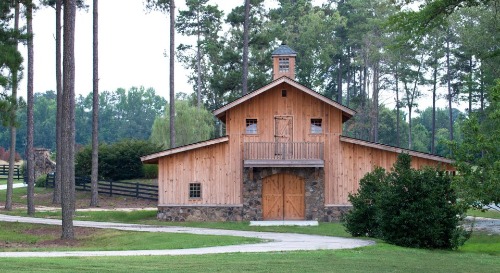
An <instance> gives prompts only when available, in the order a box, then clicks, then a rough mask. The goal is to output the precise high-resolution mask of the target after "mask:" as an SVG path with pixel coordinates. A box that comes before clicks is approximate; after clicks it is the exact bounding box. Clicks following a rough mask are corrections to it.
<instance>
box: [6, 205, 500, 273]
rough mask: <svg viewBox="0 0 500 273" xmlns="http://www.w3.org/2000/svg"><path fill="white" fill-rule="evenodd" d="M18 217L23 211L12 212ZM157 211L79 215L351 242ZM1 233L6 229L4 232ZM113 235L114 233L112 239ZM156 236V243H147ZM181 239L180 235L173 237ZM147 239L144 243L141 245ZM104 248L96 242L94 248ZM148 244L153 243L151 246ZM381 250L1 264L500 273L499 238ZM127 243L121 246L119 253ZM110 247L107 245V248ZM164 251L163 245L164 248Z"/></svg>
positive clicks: (338, 231) (314, 230)
mask: <svg viewBox="0 0 500 273" xmlns="http://www.w3.org/2000/svg"><path fill="white" fill-rule="evenodd" d="M12 213H13V214H20V213H21V212H20V211H17V212H12ZM155 215H156V212H155V211H137V212H130V213H125V212H78V213H77V217H76V218H77V219H82V220H83V219H85V220H97V221H104V220H105V221H116V222H129V223H144V224H156V225H181V226H195V227H210V228H223V229H237V230H255V231H276V232H296V233H307V234H321V235H330V236H342V237H349V234H347V233H346V232H345V231H344V229H343V227H342V225H341V224H339V223H320V225H319V226H318V227H249V226H248V223H247V222H218V223H190V222H188V223H167V222H158V221H157V220H155ZM37 216H39V217H56V218H57V217H59V215H58V213H40V212H39V213H37ZM0 229H2V230H3V229H4V228H3V227H1V226H0ZM114 232H115V231H112V233H114ZM137 236H138V237H137V239H136V241H135V242H134V243H131V244H130V245H125V246H123V249H130V247H133V246H134V245H135V244H137V243H139V242H141V241H143V240H146V241H148V243H147V244H148V245H149V244H150V245H151V249H153V248H155V247H156V246H158V241H162V242H163V241H164V239H160V238H158V237H156V238H155V237H154V236H159V235H154V234H153V235H147V236H146V234H145V233H138V235H137ZM149 236H153V237H151V238H150V237H149ZM172 236H173V237H177V236H179V235H178V234H175V235H172ZM194 236H195V235H186V237H184V238H180V240H179V243H178V244H180V245H183V246H184V245H185V243H186V242H193V241H197V239H196V238H195V237H194ZM143 238H146V239H143ZM100 241H102V242H106V241H105V240H103V239H101V240H99V239H96V240H95V241H93V243H92V244H93V245H92V246H88V247H97V245H96V244H98V243H101V242H100ZM149 241H150V242H149ZM376 241H377V244H376V245H374V246H369V247H365V248H359V249H353V250H335V251H330V250H321V251H297V252H276V253H261V254H259V253H235V254H220V255H191V256H174V257H170V256H158V257H154V256H153V257H102V258H99V257H85V258H18V259H15V258H8V259H2V264H3V265H2V270H3V271H6V272H35V271H36V272H40V271H50V272H68V271H71V272H89V271H93V272H95V271H98V272H123V271H129V272H135V271H141V272H172V271H174V272H333V271H335V272H497V271H498V268H500V235H487V234H483V233H474V234H473V236H472V238H471V239H470V240H469V241H467V243H466V244H465V245H464V246H463V247H461V248H460V249H459V250H456V251H444V250H423V249H411V248H403V247H397V246H393V245H389V244H386V243H384V242H382V241H380V240H376ZM122 244H123V243H118V246H117V247H120V246H121V245H122ZM104 245H109V243H104ZM160 245H162V244H160Z"/></svg>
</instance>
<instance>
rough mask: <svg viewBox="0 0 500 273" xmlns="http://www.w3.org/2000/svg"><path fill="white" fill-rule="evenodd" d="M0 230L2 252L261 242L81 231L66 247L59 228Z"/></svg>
mask: <svg viewBox="0 0 500 273" xmlns="http://www.w3.org/2000/svg"><path fill="white" fill-rule="evenodd" d="M0 230H1V232H0V246H1V247H0V251H81V250H106V251H107V250H151V249H184V248H198V247H208V246H220V245H234V244H246V243H257V242H260V241H261V240H259V239H254V238H244V237H235V236H213V235H192V234H174V233H161V232H133V231H120V230H113V229H92V228H78V229H77V230H76V231H77V232H76V237H77V241H76V242H74V244H75V245H70V246H66V245H67V243H65V242H59V238H60V234H61V227H60V226H52V225H37V224H26V223H8V222H0Z"/></svg>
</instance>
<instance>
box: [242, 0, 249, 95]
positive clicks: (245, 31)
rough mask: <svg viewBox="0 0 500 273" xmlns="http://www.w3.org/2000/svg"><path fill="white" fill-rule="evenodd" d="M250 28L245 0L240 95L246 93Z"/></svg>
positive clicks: (247, 1)
mask: <svg viewBox="0 0 500 273" xmlns="http://www.w3.org/2000/svg"><path fill="white" fill-rule="evenodd" d="M249 28H250V0H245V21H244V23H243V75H242V95H245V94H246V93H248V35H249V34H248V32H249Z"/></svg>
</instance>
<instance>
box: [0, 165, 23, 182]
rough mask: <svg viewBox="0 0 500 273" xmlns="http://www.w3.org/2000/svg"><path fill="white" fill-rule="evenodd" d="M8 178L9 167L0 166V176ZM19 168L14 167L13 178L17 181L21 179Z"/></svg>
mask: <svg viewBox="0 0 500 273" xmlns="http://www.w3.org/2000/svg"><path fill="white" fill-rule="evenodd" d="M4 175H5V176H6V177H7V176H8V175H9V165H0V176H4ZM22 175H23V174H22V173H21V168H20V167H19V166H17V165H16V166H14V177H17V179H18V180H19V179H21V177H22Z"/></svg>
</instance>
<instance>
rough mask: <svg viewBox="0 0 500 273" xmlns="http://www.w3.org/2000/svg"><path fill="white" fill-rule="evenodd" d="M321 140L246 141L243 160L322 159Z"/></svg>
mask: <svg viewBox="0 0 500 273" xmlns="http://www.w3.org/2000/svg"><path fill="white" fill-rule="evenodd" d="M323 146H324V145H323V143H321V142H246V143H244V154H243V156H244V158H243V159H244V160H318V159H321V160H323Z"/></svg>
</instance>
